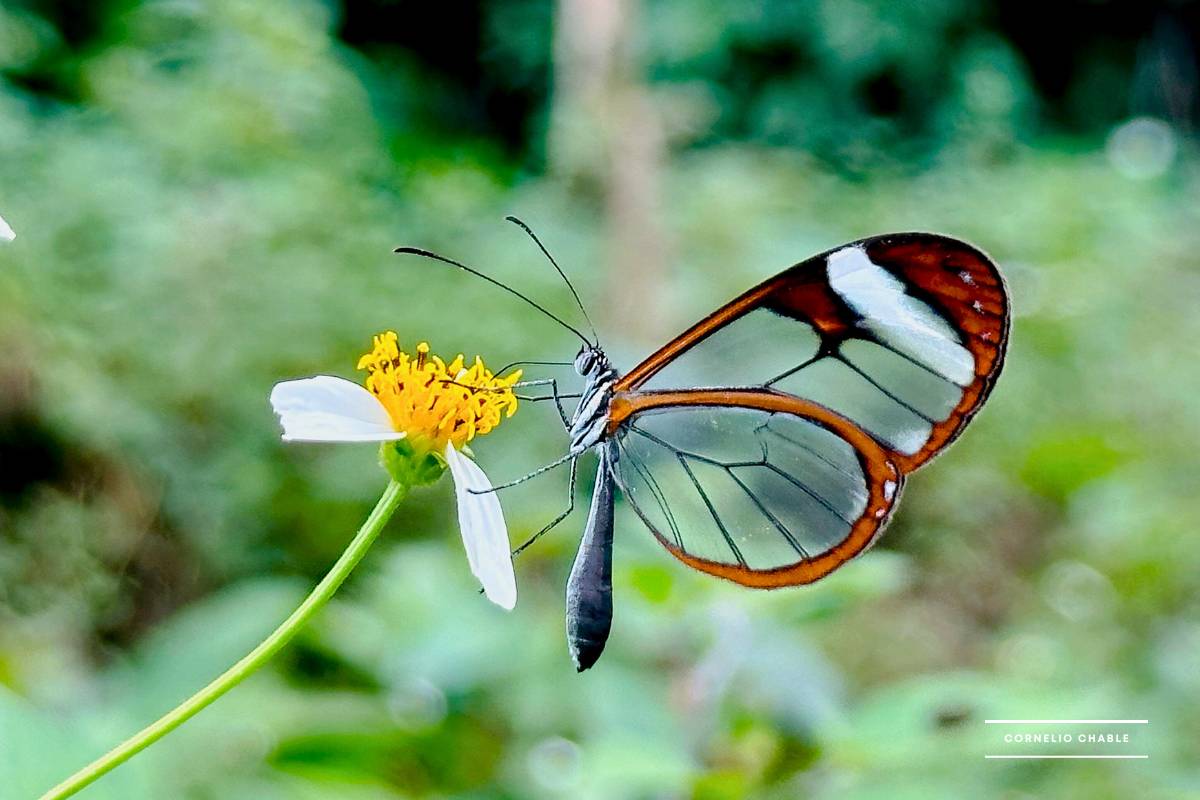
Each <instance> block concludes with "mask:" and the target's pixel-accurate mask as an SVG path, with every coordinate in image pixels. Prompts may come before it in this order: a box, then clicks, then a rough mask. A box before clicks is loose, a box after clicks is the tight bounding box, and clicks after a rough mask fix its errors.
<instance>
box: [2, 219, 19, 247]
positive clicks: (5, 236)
mask: <svg viewBox="0 0 1200 800" xmlns="http://www.w3.org/2000/svg"><path fill="white" fill-rule="evenodd" d="M15 238H17V234H16V233H15V232H13V229H12V228H10V227H9V226H8V223H7V222H5V221H4V217H0V240H3V241H6V242H11V241H12V240H13V239H15Z"/></svg>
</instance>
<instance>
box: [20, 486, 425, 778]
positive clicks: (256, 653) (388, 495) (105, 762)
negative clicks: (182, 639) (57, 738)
mask: <svg viewBox="0 0 1200 800" xmlns="http://www.w3.org/2000/svg"><path fill="white" fill-rule="evenodd" d="M407 493H408V487H407V486H405V485H403V484H401V483H397V482H396V481H394V480H393V481H391V482H390V483H389V484H388V487H387V489H385V490H384V492H383V496H382V497H380V498H379V502H378V503H377V504H376V505H375V509H374V510H373V511H372V512H371V516H369V517H367V521H366V522H364V523H363V526H362V527H361V528H359V530H358V534H357V535H355V537H354V539H353V541H351V542H350V544H349V545H348V546H347V547H346V551H345V552H344V553H342V555H341V557H340V558H338V560H337V563H335V564H334V565H333V567H332V568H331V569H330V570H329V573H328V574H327V575H326V576H325V577H324V578H323V579H322V580H321V582H320V583H318V584H317V587H316V588H315V589H313V590H312V592H311V593H310V594H309V595H308V597H306V598H304V602H303V603H301V604H300V607H299V608H297V609H296V610H295V611H293V612H292V614H291V616H289V617H288V618H287V619H286V620H284V621H283V624H282V625H280V626H279V627H278V628H276V629H275V630H274V631H273V632H272V633H271V635H270V636H268V637H267V638H266V639H264V640H263V641H262V643H261V644H260V645H258V647H255V648H254V649H253V650H251V651H250V652H249V653H248V654H247V655H246V656H245V657H244V658H243V659H242V660H241V661H239V662H237V663H236V664H234V665H233V666H232V667H230V668H229V669H228V670H226V671H225V673H224V674H222V675H221V676H220V677H219V678H217V679H216V680H214V681H213V682H212V683H210V684H208V686H205V687H204V688H203V689H201V690H200V691H198V692H196V693H195V694H194V695H192V696H191V697H189V698H188V699H187V700H184V701H183V702H182V703H180V704H179V705H178V706H176V707H175V708H174V709H172V710H171V711H170V712H168V713H167V714H166V715H165V716H163V717H161V718H160V719H159V720H158V721H157V722H154V723H152V724H151V725H149V726H148V727H146V728H143V729H142V730H141V731H139V732H138V733H136V734H134V735H133V736H131V737H130V738H128V739H126V740H125V741H124V742H122V743H121V744H119V745H118V746H116V747H115V748H113V749H112V750H110V751H108V752H107V753H105V754H104V755H103V756H101V757H100V758H98V759H96V760H95V761H93V762H92V763H91V764H88V765H87V766H86V767H84V768H83V769H81V770H79V771H78V772H76V773H75V774H74V775H72V776H71V777H69V778H67V779H66V780H65V781H63V782H62V783H60V784H58V785H57V786H55V787H54V788H53V789H51V790H50V791H48V792H46V793H45V794H44V795H42V797H41V800H60V798H63V797H70V796H71V795H73V794H75V793H76V792H78V791H79V790H80V789H82V788H84V787H85V786H87V785H88V784H90V783H92V782H93V781H95V780H96V779H97V778H99V777H100V776H101V775H104V774H105V773H107V772H109V771H110V770H112V769H114V768H115V767H117V766H119V765H120V764H123V763H125V762H126V761H128V760H129V759H131V758H133V756H135V755H137V754H138V753H139V752H141V751H142V750H144V749H146V748H147V747H149V746H150V745H152V744H154V743H155V742H157V741H158V740H159V739H161V738H162V737H164V736H166V735H167V734H168V733H170V732H171V731H173V730H175V729H176V728H178V727H179V726H180V725H182V724H183V723H184V722H186V721H187V720H189V719H191V718H192V717H194V716H195V715H196V714H197V713H199V712H200V711H201V709H203V708H205V707H206V706H208V705H209V704H210V703H212V702H213V701H214V700H216V699H217V698H218V697H220V696H221V695H223V694H225V693H226V692H228V691H229V690H230V689H232V688H233V687H234V686H237V685H238V684H239V683H241V682H242V681H243V680H245V679H246V678H247V677H249V676H250V675H252V674H254V673H255V672H256V671H257V670H258V668H259V667H261V666H262V665H263V664H265V663H267V661H269V660H270V659H271V657H272V656H274V655H275V654H276V653H278V652H279V651H280V650H282V649H283V648H284V646H285V645H287V643H288V642H290V641H291V640H292V637H293V636H295V635H296V633H297V632H298V631H299V630H300V628H302V627H303V626H304V624H305V623H306V622H308V621H309V620H310V619H312V617H313V615H314V614H316V613H317V612H318V611H320V610H321V609H322V608H323V607H324V606H325V604H326V603H327V602H329V598H331V597H333V594H334V592H336V591H337V589H338V587H339V586H341V585H342V582H343V581H345V580H346V578H347V576H349V575H350V573H351V571H353V569H354V567H355V566H356V565H357V564H358V562H359V561H361V560H362V557H363V556H364V555H366V552H367V550H368V549H369V548H370V547H371V544H372V543H373V542H374V541H375V539H376V538H377V537H378V536H379V534H380V532H381V531H382V530H383V528H384V525H386V524H387V521H388V519H389V518H390V517H391V516H392V513H393V512H394V511H395V510H396V507H397V506H399V505H400V501H401V500H403V499H404V496H405V495H406V494H407Z"/></svg>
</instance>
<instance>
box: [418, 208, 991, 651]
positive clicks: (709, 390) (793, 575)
mask: <svg viewBox="0 0 1200 800" xmlns="http://www.w3.org/2000/svg"><path fill="white" fill-rule="evenodd" d="M509 219H510V221H513V222H515V223H516V224H518V225H520V226H521V227H522V228H524V230H525V231H526V233H527V234H528V235H529V236H530V237H532V238H533V240H534V241H535V242H536V243H537V244H538V246H539V247H540V248H541V250H542V252H543V253H544V254H545V255H546V256H547V257H548V258H549V259H550V261H551V263H553V264H554V266H555V269H557V270H558V272H559V274H560V275H562V277H563V279H564V280H566V281H567V284H568V286H570V281H569V280H567V278H566V275H565V274H563V272H562V269H561V268H559V266H558V264H557V263H556V262H555V261H554V259H553V257H552V256H550V254H549V252H548V251H547V250H546V248H545V247H544V246H542V244H541V242H540V241H538V239H537V237H536V236H535V235H534V234H533V232H532V231H531V230H530V229H529V228H528V226H526V225H525V224H524V223H523V222H521V221H520V220H517V219H516V218H511V217H510V218H509ZM402 250H403V251H404V252H411V253H417V254H419V255H426V256H429V257H433V258H436V259H438V260H441V261H446V262H448V263H452V264H454V265H456V266H459V267H460V268H462V269H466V270H468V271H470V272H472V273H474V274H477V275H480V277H484V278H485V279H486V280H489V281H491V282H492V283H496V284H497V285H499V286H501V287H502V288H505V289H507V290H508V291H510V292H512V293H513V294H516V295H517V296H519V297H521V298H522V299H524V300H526V301H527V302H529V303H531V304H533V305H535V306H537V304H536V303H533V301H532V300H529V298H527V297H525V296H524V295H521V294H520V293H518V292H516V291H515V290H513V289H511V288H509V287H507V286H504V285H503V284H500V283H499V282H497V281H495V280H493V279H491V278H488V277H487V276H486V275H482V273H479V272H477V271H475V270H473V269H471V268H469V267H466V266H464V265H462V264H459V263H458V262H454V261H451V260H449V259H446V258H444V257H442V256H436V255H434V254H432V253H428V252H427V251H421V250H417V249H415V248H403V249H402ZM570 288H571V292H572V294H573V295H574V296H575V300H576V303H577V304H578V305H579V308H580V310H581V311H583V314H584V316H585V317H586V316H587V312H586V310H585V309H584V307H583V304H582V302H580V300H579V296H578V294H577V293H575V289H574V287H573V286H571V287H570ZM537 307H538V308H539V310H541V311H543V313H546V314H547V315H549V316H551V317H552V318H554V319H555V320H556V321H558V322H559V323H560V324H563V325H564V326H566V327H567V328H569V329H571V330H572V331H574V332H575V333H576V334H577V335H578V336H579V337H580V338H581V339H582V340H583V346H582V347H581V348H580V350H579V351H578V353H577V355H576V356H575V358H574V361H573V362H571V364H572V366H573V367H574V369H575V371H576V373H577V374H578V376H579V377H580V378H582V381H583V388H582V390H581V391H580V392H579V393H578V394H577V395H564V394H561V393H559V392H558V387H557V380H556V379H549V380H547V381H542V383H546V384H548V385H551V386H552V387H553V395H552V398H553V399H554V400H555V402H556V403H557V404H558V406H559V412H560V415H561V416H562V417H563V423H564V426H565V428H566V432H567V435H568V440H569V444H568V447H567V453H566V455H565V456H563V458H561V459H559V460H557V461H555V462H553V463H552V464H549V465H547V466H545V467H543V468H542V469H539V470H537V471H535V472H533V473H530V475H527V476H525V477H524V478H521V479H518V480H517V481H512V482H510V483H508V484H503V485H501V486H497V487H494V488H495V489H502V488H506V487H507V486H511V485H515V484H516V483H520V482H522V481H523V480H526V479H528V478H530V477H533V476H535V475H538V474H541V473H542V472H544V471H546V470H548V469H550V468H552V467H555V466H558V465H560V464H563V463H570V465H571V501H570V503H569V505H568V508H567V510H566V512H565V513H563V514H561V515H560V516H559V517H558V518H557V519H555V520H554V522H552V523H550V525H547V526H546V527H545V528H543V529H542V530H541V531H539V532H538V533H537V534H535V535H534V536H533V537H532V538H531V539H530V540H529V541H528V542H526V543H525V544H524V545H522V546H521V547H520V548H518V550H517V551H516V552H520V550H523V549H524V548H525V547H527V546H528V545H529V544H531V543H532V542H533V541H534V540H536V539H537V538H538V537H539V536H541V535H542V534H543V533H545V532H546V531H547V530H549V529H551V528H553V527H554V526H555V525H557V524H558V523H559V522H561V521H562V520H563V519H565V518H566V516H567V515H568V514H570V513H571V511H572V510H573V508H574V484H575V468H576V462H577V460H578V459H579V457H580V456H582V455H583V454H585V453H587V452H589V451H595V452H596V454H597V455H598V458H599V466H598V469H597V472H596V480H595V488H594V491H593V494H592V501H591V508H590V512H589V514H588V519H587V523H586V525H585V528H584V533H583V538H582V540H581V542H580V545H579V549H578V552H577V554H576V557H575V561H574V564H573V565H572V568H571V572H570V576H569V578H568V580H567V591H566V603H567V611H566V622H567V643H568V649H569V652H570V655H571V657H572V660H573V661H574V663H575V666H576V668H577V669H578V670H579V671H581V672H582V671H583V670H586V669H588V668H589V667H591V666H592V665H593V664H595V662H596V660H597V659H598V658H599V657H600V654H601V653H602V652H603V650H604V646H605V643H606V642H607V640H608V636H609V632H610V630H611V627H612V619H613V587H612V546H613V531H614V519H615V518H614V510H615V500H616V496H617V492H618V491H619V492H620V493H621V495H623V496H624V498H625V500H626V502H627V503H628V505H629V506H630V507H631V508H632V509H633V511H634V513H635V514H636V516H637V517H639V518H640V519H641V521H642V522H643V523H644V524H645V527H646V528H648V529H649V531H650V533H651V534H652V535H653V536H654V538H655V539H656V540H657V541H658V542H659V543H660V544H661V545H662V546H663V548H665V549H666V551H667V552H668V553H670V554H671V555H672V556H674V557H675V558H677V559H678V560H679V561H681V562H683V563H684V564H686V565H687V566H689V567H691V568H693V569H696V570H699V571H700V572H704V573H707V574H710V575H715V576H717V577H719V578H724V579H726V580H730V581H733V582H734V583H738V584H741V585H743V586H748V587H753V588H758V589H775V588H779V587H785V586H796V585H800V584H807V583H812V582H813V581H816V580H820V579H821V578H823V577H825V576H826V575H828V574H830V573H831V572H833V571H834V570H836V569H838V568H839V567H841V566H842V565H843V564H845V563H846V562H847V561H849V560H850V559H852V558H854V557H855V556H857V555H859V554H860V553H862V552H863V551H865V550H866V549H867V548H868V547H869V546H870V545H871V544H872V543H873V542H874V541H875V540H876V539H877V538H878V536H879V534H880V533H881V532H882V531H883V528H884V526H885V525H886V524H887V522H888V520H889V518H890V517H891V515H892V513H893V511H894V510H895V508H896V503H897V501H898V500H899V497H900V493H901V488H902V487H903V485H904V481H905V479H906V477H907V476H908V475H909V474H910V473H912V472H913V471H915V470H917V469H919V468H920V467H922V466H923V465H925V464H927V463H929V461H930V459H932V458H933V457H934V456H936V455H937V454H939V453H940V452H942V451H943V450H944V449H945V448H946V447H947V446H948V445H949V444H950V443H951V442H953V441H954V440H955V438H957V437H958V436H959V435H960V434H961V433H962V432H963V430H964V429H965V428H966V426H967V424H968V423H969V422H970V421H971V419H972V418H973V417H974V416H975V414H976V413H978V411H979V409H980V408H981V407H982V405H983V403H984V401H986V399H987V397H988V395H989V393H990V392H991V390H992V387H993V386H994V385H995V383H996V379H997V378H998V376H999V374H1000V369H1001V366H1002V365H1003V362H1004V353H1005V347H1006V345H1007V341H1008V329H1009V299H1008V294H1007V292H1006V290H1005V283H1004V278H1003V276H1002V275H1001V273H1000V271H999V269H998V268H997V266H996V264H995V263H994V262H993V261H992V260H991V259H990V258H989V257H988V256H987V255H985V254H984V253H983V252H981V251H980V250H978V249H977V248H975V247H973V246H972V245H970V244H967V243H966V242H962V241H959V240H957V239H953V238H950V237H948V236H942V235H938V234H932V233H894V234H884V235H880V236H872V237H868V238H866V239H860V240H858V241H854V242H850V243H848V244H844V245H842V246H840V247H835V248H833V249H831V250H827V251H826V252H824V253H821V254H819V255H815V256H813V257H811V258H808V259H806V260H804V261H801V262H800V263H798V264H796V265H795V266H792V267H790V268H788V269H786V270H784V271H783V272H781V273H779V274H778V275H776V276H774V277H773V278H770V279H768V280H766V281H764V282H763V283H760V284H759V285H758V286H755V287H754V288H752V289H750V290H748V291H746V292H745V293H743V294H741V295H740V296H738V297H736V298H734V299H733V300H731V301H729V302H728V303H726V304H725V305H723V306H721V307H720V308H718V309H717V310H716V311H714V312H713V313H711V314H709V315H708V316H707V317H705V318H704V319H702V320H701V321H699V322H697V323H696V324H695V325H693V326H691V327H690V328H688V329H687V330H686V331H684V332H683V333H682V334H680V335H679V336H677V337H675V338H674V339H672V340H671V341H670V342H668V343H667V344H665V345H663V346H662V347H661V348H659V349H658V350H656V351H655V352H654V353H652V354H651V355H650V356H649V357H648V358H646V359H645V360H644V361H642V363H640V364H638V365H637V366H636V367H634V368H633V369H632V370H630V371H628V372H626V373H623V374H622V373H621V372H620V371H618V370H617V369H616V367H615V366H614V365H613V363H612V362H611V360H610V359H609V358H608V356H607V355H606V354H605V352H604V350H603V349H602V348H601V346H600V344H599V340H598V337H595V336H594V327H593V338H592V339H589V338H588V337H587V336H585V335H584V334H583V333H582V332H581V331H579V330H578V329H577V328H575V327H573V326H571V325H568V324H567V323H566V322H564V321H563V320H561V319H560V318H558V317H557V316H555V315H553V314H551V313H550V312H548V311H546V309H544V308H542V307H541V306H537ZM588 324H589V325H591V322H590V320H589V322H588ZM522 363H536V362H522ZM542 363H557V362H542ZM567 397H577V398H578V402H577V404H576V406H575V408H574V411H573V413H571V414H569V415H568V414H567V413H566V412H565V410H564V409H563V407H562V404H561V401H562V400H563V399H564V398H567ZM533 399H547V398H533Z"/></svg>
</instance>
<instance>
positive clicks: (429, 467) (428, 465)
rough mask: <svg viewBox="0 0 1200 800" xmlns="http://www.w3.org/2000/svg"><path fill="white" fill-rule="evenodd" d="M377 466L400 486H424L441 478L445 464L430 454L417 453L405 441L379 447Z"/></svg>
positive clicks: (426, 452)
mask: <svg viewBox="0 0 1200 800" xmlns="http://www.w3.org/2000/svg"><path fill="white" fill-rule="evenodd" d="M379 465H380V466H382V467H383V468H384V469H385V470H387V473H388V475H390V476H392V480H394V481H395V482H396V483H398V484H400V485H401V486H408V487H412V486H424V485H426V484H429V483H433V482H434V481H436V480H437V479H438V478H440V477H442V473H443V472H445V471H446V462H444V461H442V460H441V459H440V458H438V457H437V455H435V454H434V453H432V452H429V451H421V452H417V450H416V449H415V448H413V446H412V445H411V444H410V443H409V442H408V440H407V439H398V440H396V441H394V442H384V443H383V444H382V445H380V446H379Z"/></svg>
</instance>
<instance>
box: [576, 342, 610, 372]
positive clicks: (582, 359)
mask: <svg viewBox="0 0 1200 800" xmlns="http://www.w3.org/2000/svg"><path fill="white" fill-rule="evenodd" d="M611 366H612V365H611V364H610V363H609V361H608V356H606V355H604V351H603V350H601V349H600V348H598V347H596V346H594V345H591V344H585V345H584V346H583V347H581V348H579V352H578V353H577V354H576V355H575V371H576V372H578V373H579V374H580V375H582V376H583V377H585V378H589V377H594V376H596V375H599V374H600V373H602V372H604V371H605V370H607V369H609V368H610V367H611Z"/></svg>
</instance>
